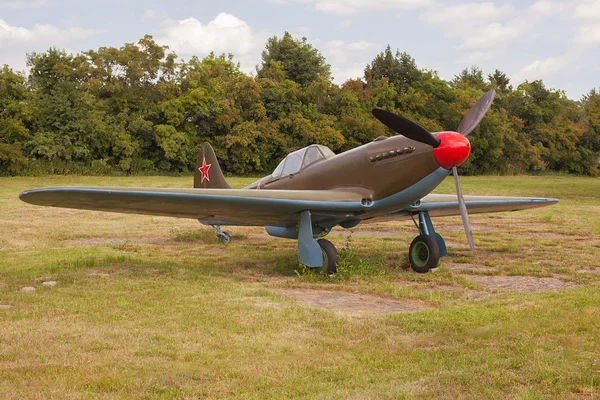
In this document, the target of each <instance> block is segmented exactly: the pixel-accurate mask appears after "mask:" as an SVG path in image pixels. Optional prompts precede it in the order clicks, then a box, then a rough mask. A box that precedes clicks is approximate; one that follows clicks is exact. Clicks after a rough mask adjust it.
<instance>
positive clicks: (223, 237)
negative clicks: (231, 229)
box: [213, 225, 231, 244]
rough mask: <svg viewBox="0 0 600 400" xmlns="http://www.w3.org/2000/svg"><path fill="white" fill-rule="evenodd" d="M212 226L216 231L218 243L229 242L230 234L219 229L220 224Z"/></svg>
mask: <svg viewBox="0 0 600 400" xmlns="http://www.w3.org/2000/svg"><path fill="white" fill-rule="evenodd" d="M213 228H215V230H216V231H217V239H218V240H219V243H222V244H229V243H231V235H230V234H229V233H227V232H223V231H221V225H213Z"/></svg>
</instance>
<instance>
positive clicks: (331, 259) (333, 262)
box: [317, 239, 340, 274]
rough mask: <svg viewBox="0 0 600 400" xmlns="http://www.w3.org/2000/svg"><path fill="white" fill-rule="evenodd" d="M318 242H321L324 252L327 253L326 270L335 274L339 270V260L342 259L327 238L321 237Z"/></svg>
mask: <svg viewBox="0 0 600 400" xmlns="http://www.w3.org/2000/svg"><path fill="white" fill-rule="evenodd" d="M317 243H319V246H321V249H322V250H323V253H325V259H324V260H323V261H324V265H323V266H324V267H325V271H326V272H327V273H328V274H335V273H336V272H337V264H338V260H339V259H340V257H339V256H338V252H337V250H336V249H335V246H334V245H333V243H331V242H330V241H329V240H327V239H319V240H317Z"/></svg>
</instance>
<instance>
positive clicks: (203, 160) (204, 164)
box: [194, 142, 231, 189]
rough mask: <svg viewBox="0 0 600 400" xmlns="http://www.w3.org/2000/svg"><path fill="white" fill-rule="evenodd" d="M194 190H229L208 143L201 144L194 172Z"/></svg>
mask: <svg viewBox="0 0 600 400" xmlns="http://www.w3.org/2000/svg"><path fill="white" fill-rule="evenodd" d="M194 188H198V189H231V186H229V185H228V184H227V182H226V181H225V177H224V176H223V171H221V167H220V166H219V162H218V161H217V156H216V154H215V151H214V150H213V148H212V146H211V145H210V144H209V143H206V142H204V143H202V147H201V148H200V151H199V152H198V160H197V161H196V170H195V172H194Z"/></svg>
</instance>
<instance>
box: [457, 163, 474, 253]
mask: <svg viewBox="0 0 600 400" xmlns="http://www.w3.org/2000/svg"><path fill="white" fill-rule="evenodd" d="M452 175H453V176H454V184H455V185H456V196H457V197H458V207H459V208H460V216H461V217H462V221H463V226H464V227H465V234H466V235H467V241H468V242H469V247H470V248H471V251H473V250H475V242H474V241H473V231H472V230H471V222H469V213H468V212H467V205H466V204H465V198H464V197H463V194H462V190H460V184H459V183H458V168H456V167H452Z"/></svg>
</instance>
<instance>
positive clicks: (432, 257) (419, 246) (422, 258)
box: [408, 235, 440, 274]
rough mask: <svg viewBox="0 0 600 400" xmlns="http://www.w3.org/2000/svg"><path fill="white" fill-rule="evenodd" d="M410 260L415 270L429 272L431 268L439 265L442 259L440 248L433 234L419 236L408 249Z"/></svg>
mask: <svg viewBox="0 0 600 400" xmlns="http://www.w3.org/2000/svg"><path fill="white" fill-rule="evenodd" d="M408 261H410V266H411V267H412V269H414V270H415V272H418V273H420V274H424V273H427V272H428V271H429V270H430V269H431V268H435V267H437V264H438V261H440V248H439V247H438V244H437V242H436V241H435V239H434V238H432V237H431V236H426V235H419V236H417V237H416V238H415V239H414V240H413V241H412V243H411V244H410V248H409V250H408Z"/></svg>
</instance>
